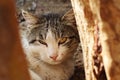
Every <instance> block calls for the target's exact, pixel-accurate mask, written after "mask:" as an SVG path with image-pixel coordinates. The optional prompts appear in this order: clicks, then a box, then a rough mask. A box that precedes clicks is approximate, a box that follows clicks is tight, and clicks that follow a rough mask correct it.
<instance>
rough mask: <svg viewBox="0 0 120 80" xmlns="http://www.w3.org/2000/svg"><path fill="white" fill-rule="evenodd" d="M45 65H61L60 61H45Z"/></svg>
mask: <svg viewBox="0 0 120 80" xmlns="http://www.w3.org/2000/svg"><path fill="white" fill-rule="evenodd" d="M45 62H46V63H47V64H50V65H57V64H61V63H62V61H57V60H56V61H51V60H48V61H45Z"/></svg>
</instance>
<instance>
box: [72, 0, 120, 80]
mask: <svg viewBox="0 0 120 80" xmlns="http://www.w3.org/2000/svg"><path fill="white" fill-rule="evenodd" d="M71 2H72V6H73V9H74V13H75V17H76V21H77V26H78V30H79V34H80V39H81V44H82V48H83V56H84V66H85V75H86V80H106V77H105V73H104V68H105V72H106V76H107V80H119V79H120V1H119V0H71Z"/></svg>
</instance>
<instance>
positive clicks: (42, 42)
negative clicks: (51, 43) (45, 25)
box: [38, 40, 47, 46]
mask: <svg viewBox="0 0 120 80" xmlns="http://www.w3.org/2000/svg"><path fill="white" fill-rule="evenodd" d="M38 41H39V43H41V44H43V45H46V46H47V43H46V42H44V41H43V40H38Z"/></svg>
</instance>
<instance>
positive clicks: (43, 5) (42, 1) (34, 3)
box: [16, 0, 72, 22]
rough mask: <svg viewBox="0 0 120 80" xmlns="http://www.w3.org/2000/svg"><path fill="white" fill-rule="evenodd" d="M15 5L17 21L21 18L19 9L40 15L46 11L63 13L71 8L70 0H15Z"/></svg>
mask: <svg viewBox="0 0 120 80" xmlns="http://www.w3.org/2000/svg"><path fill="white" fill-rule="evenodd" d="M16 7H17V13H18V17H19V22H21V21H22V20H23V19H22V17H21V9H24V10H27V11H29V12H32V13H34V14H36V15H40V14H44V13H48V12H53V13H59V14H60V13H65V12H66V11H68V10H69V9H71V8H72V7H71V3H70V0H16Z"/></svg>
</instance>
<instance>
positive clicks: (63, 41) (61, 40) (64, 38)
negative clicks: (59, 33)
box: [59, 37, 68, 44]
mask: <svg viewBox="0 0 120 80" xmlns="http://www.w3.org/2000/svg"><path fill="white" fill-rule="evenodd" d="M67 39H68V38H67V37H63V38H60V39H59V44H63V43H65V42H66V41H67Z"/></svg>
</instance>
